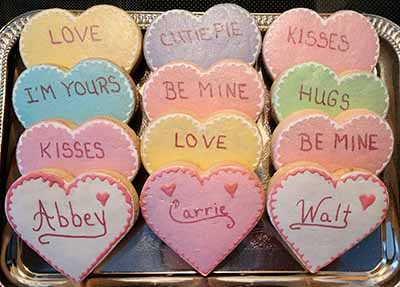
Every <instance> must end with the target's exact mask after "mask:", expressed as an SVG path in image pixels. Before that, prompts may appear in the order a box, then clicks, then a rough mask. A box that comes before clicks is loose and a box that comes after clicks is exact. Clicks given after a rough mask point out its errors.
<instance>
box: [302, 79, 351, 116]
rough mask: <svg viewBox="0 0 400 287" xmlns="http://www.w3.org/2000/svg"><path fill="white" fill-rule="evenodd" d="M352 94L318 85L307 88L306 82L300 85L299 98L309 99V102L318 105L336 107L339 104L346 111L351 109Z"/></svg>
mask: <svg viewBox="0 0 400 287" xmlns="http://www.w3.org/2000/svg"><path fill="white" fill-rule="evenodd" d="M349 98H350V96H349V95H348V94H346V93H343V94H341V93H340V91H338V90H335V89H332V90H324V89H321V88H318V87H308V88H306V87H305V86H304V84H301V85H300V87H299V100H300V101H308V102H309V103H315V104H316V105H322V106H330V107H336V106H338V107H339V108H340V109H341V110H343V111H345V110H347V109H349V107H350V102H349Z"/></svg>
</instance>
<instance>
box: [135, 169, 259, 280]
mask: <svg viewBox="0 0 400 287" xmlns="http://www.w3.org/2000/svg"><path fill="white" fill-rule="evenodd" d="M140 203H141V210H142V214H143V217H144V219H145V220H146V223H147V224H148V225H149V227H150V228H151V229H152V230H153V231H154V233H156V234H157V236H159V237H160V238H161V239H162V240H163V241H164V242H165V243H166V244H167V245H168V246H169V247H170V248H171V249H173V250H174V251H175V252H176V253H177V254H178V255H179V256H180V257H182V258H183V259H184V260H185V261H186V262H187V263H188V264H190V265H191V266H192V267H193V268H195V269H196V270H197V271H198V272H199V273H201V274H202V275H204V276H206V275H208V274H209V273H210V272H211V271H212V270H213V269H214V268H215V267H216V266H217V265H218V264H219V263H220V262H221V261H222V260H223V259H224V258H225V257H226V256H227V255H228V254H229V253H230V252H231V251H232V250H233V249H234V248H235V247H236V246H237V245H238V244H239V243H240V241H241V240H242V239H243V238H245V237H246V236H247V234H248V233H249V232H250V231H251V230H252V229H253V227H254V226H255V225H256V223H257V222H258V221H259V219H260V218H261V216H262V214H263V212H264V206H265V193H264V190H263V188H262V186H261V184H260V182H259V180H258V178H257V176H256V175H255V174H254V173H253V172H250V171H248V170H246V169H245V168H243V167H240V166H223V167H218V168H215V169H213V170H210V171H208V172H207V175H200V174H199V172H198V171H197V170H194V169H191V168H188V167H183V166H171V167H167V168H164V169H161V170H158V171H157V172H155V173H154V174H152V175H151V176H150V177H149V178H148V179H147V181H146V183H145V185H144V187H143V190H142V193H141V195H140ZM205 235H206V236H205Z"/></svg>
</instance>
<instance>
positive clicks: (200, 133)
mask: <svg viewBox="0 0 400 287" xmlns="http://www.w3.org/2000/svg"><path fill="white" fill-rule="evenodd" d="M140 152H141V158H142V162H143V165H144V167H145V168H146V170H147V171H148V172H149V173H152V172H153V171H155V170H157V169H159V168H160V167H161V166H163V165H167V164H171V163H173V162H182V161H184V162H188V163H191V164H194V165H196V166H198V167H199V168H200V169H202V170H206V169H209V168H210V167H212V166H213V165H215V164H218V163H237V164H241V165H244V166H245V167H247V168H249V169H252V170H253V169H255V168H256V167H257V164H258V162H259V161H260V157H261V152H262V139H261V135H260V132H259V130H258V128H257V126H256V124H255V123H254V122H253V121H251V120H250V119H247V118H246V117H245V116H244V115H243V116H242V115H239V114H234V113H220V114H216V115H214V116H212V117H211V118H209V119H207V120H205V121H199V120H197V119H196V118H194V117H192V116H190V115H187V114H169V115H166V116H162V117H159V118H157V119H156V120H154V121H152V122H151V123H150V124H149V126H148V127H147V128H146V130H145V131H144V133H143V135H142V141H141V150H140Z"/></svg>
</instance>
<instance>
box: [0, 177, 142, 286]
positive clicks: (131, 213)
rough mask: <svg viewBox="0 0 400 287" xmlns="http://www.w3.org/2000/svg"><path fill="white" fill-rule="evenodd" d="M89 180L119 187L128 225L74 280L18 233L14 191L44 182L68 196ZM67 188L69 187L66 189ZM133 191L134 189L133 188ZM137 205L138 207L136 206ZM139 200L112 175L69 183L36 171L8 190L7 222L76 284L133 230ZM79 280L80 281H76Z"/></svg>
mask: <svg viewBox="0 0 400 287" xmlns="http://www.w3.org/2000/svg"><path fill="white" fill-rule="evenodd" d="M87 179H91V180H95V179H99V180H100V181H107V182H108V183H109V184H110V185H117V187H118V190H119V191H121V193H122V194H123V196H124V197H125V199H126V201H125V203H126V204H127V205H129V208H128V209H127V213H128V216H127V220H126V224H125V227H124V229H123V230H122V231H121V232H120V233H119V234H118V236H117V237H115V238H114V239H113V240H112V241H111V242H110V243H109V244H108V246H107V247H106V248H105V249H104V250H103V251H102V252H101V253H100V254H99V255H98V256H97V257H96V259H95V261H94V262H93V263H92V264H90V265H89V266H88V267H87V269H86V270H84V271H83V272H82V273H81V274H80V276H79V278H73V277H71V276H70V275H69V274H68V273H67V272H66V271H65V270H63V269H62V268H61V267H59V266H58V265H56V264H53V262H52V261H51V260H50V259H49V258H47V257H46V256H44V255H43V254H41V253H40V251H39V250H38V249H36V248H35V247H34V246H33V245H32V244H30V243H29V242H28V241H26V240H25V239H24V238H23V237H22V235H21V233H20V232H19V231H17V230H16V229H17V226H16V225H15V223H14V221H13V217H12V216H11V215H10V214H9V211H10V205H11V204H13V202H12V197H13V195H14V193H13V192H14V190H15V189H16V188H17V187H18V186H20V185H22V184H23V183H25V182H26V181H28V182H29V181H31V180H42V181H43V182H44V183H47V184H48V185H49V186H51V185H53V184H57V185H58V186H59V188H61V189H63V190H64V192H65V193H66V194H68V193H69V192H70V190H71V189H73V188H74V187H76V186H77V185H78V183H79V182H86V180H87ZM66 186H67V187H66ZM132 189H133V191H135V190H134V188H133V186H132ZM135 203H136V205H135ZM139 209H140V207H139V199H138V195H137V193H136V191H135V192H132V190H130V188H129V187H126V186H125V185H124V183H122V182H121V181H120V180H118V179H116V178H114V177H113V176H111V175H110V174H107V173H104V172H100V171H99V172H91V173H83V174H81V175H80V176H77V177H75V178H73V180H72V181H71V182H70V183H68V181H67V180H65V179H63V177H61V176H58V175H55V174H52V173H49V172H43V171H42V172H41V171H36V172H32V173H29V174H27V175H25V176H22V177H20V178H19V179H17V180H16V181H15V182H14V183H13V184H12V185H11V186H10V188H9V189H8V192H7V194H6V200H5V211H6V212H5V213H6V217H7V220H8V222H9V224H10V225H11V227H12V228H13V230H14V231H15V233H17V235H18V236H19V237H20V238H21V239H22V240H23V241H24V242H25V243H26V244H27V245H28V246H29V247H30V248H31V249H32V250H34V251H35V252H36V253H37V254H38V255H40V257H42V258H43V259H44V260H45V261H46V262H47V263H49V264H50V265H51V266H52V267H54V269H56V270H57V271H59V272H60V273H61V274H62V275H64V276H65V277H67V278H69V279H71V280H72V281H74V282H79V281H82V280H83V279H84V278H85V277H86V276H88V275H89V274H90V273H91V272H92V271H93V269H94V268H96V266H97V265H98V264H100V262H101V261H103V260H104V259H105V258H106V257H107V255H108V254H109V253H110V252H111V251H112V250H113V249H114V248H115V246H117V244H118V243H119V242H120V241H121V240H122V238H124V236H125V235H126V234H127V233H128V231H129V230H130V229H131V228H132V226H133V225H134V224H135V222H136V220H137V217H138V216H139ZM76 279H78V280H76Z"/></svg>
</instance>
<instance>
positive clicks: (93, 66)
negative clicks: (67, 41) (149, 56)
mask: <svg viewBox="0 0 400 287" xmlns="http://www.w3.org/2000/svg"><path fill="white" fill-rule="evenodd" d="M135 93H136V88H135V84H134V83H133V81H132V79H131V78H130V77H129V75H128V74H125V72H123V71H122V70H121V69H120V68H119V67H118V66H116V65H114V64H112V63H110V62H108V61H105V60H100V59H88V60H84V61H82V62H80V63H79V64H77V65H76V66H74V67H73V68H72V69H71V70H69V71H65V70H63V69H61V68H58V67H56V66H52V65H38V66H34V67H32V68H29V69H27V70H25V71H24V72H22V74H21V75H20V76H19V77H18V79H17V81H16V82H15V85H14V90H13V105H14V110H15V113H16V115H17V117H18V119H19V120H20V122H21V123H22V124H23V125H24V126H25V127H29V126H31V125H32V124H34V123H36V122H39V121H41V120H45V119H49V118H62V119H66V120H70V121H73V122H75V123H82V122H84V121H86V120H88V119H90V118H92V117H96V116H112V117H114V118H116V119H118V120H120V121H123V122H128V121H129V119H130V117H131V116H132V115H133V112H134V111H135V107H136V102H137V100H136V94H135Z"/></svg>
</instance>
